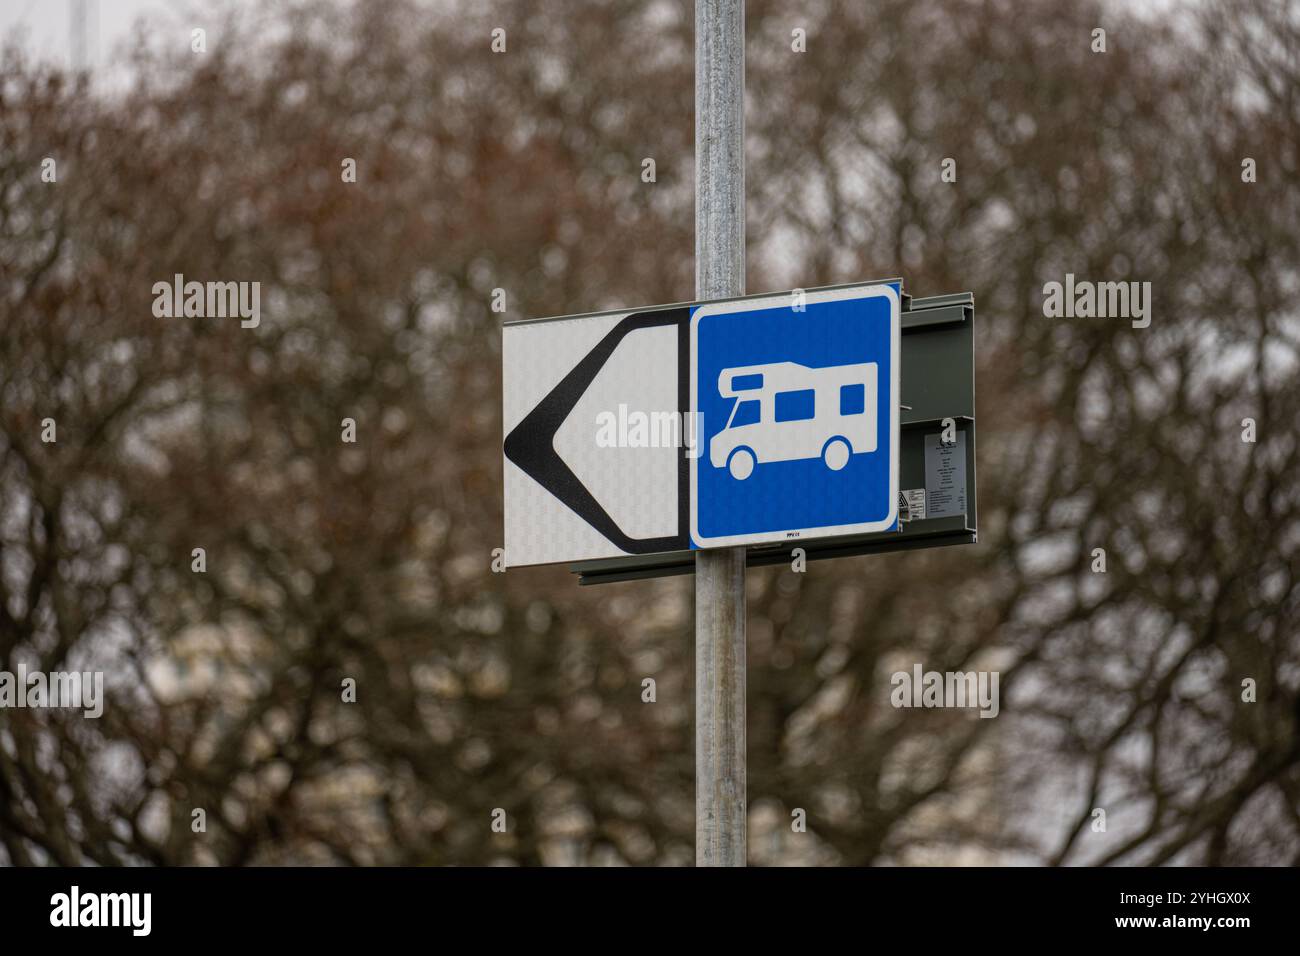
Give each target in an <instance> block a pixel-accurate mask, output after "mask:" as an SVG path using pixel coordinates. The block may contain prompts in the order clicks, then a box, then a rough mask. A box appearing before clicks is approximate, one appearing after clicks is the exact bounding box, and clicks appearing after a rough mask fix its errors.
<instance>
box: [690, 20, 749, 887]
mask: <svg viewBox="0 0 1300 956" xmlns="http://www.w3.org/2000/svg"><path fill="white" fill-rule="evenodd" d="M744 293H745V2H744V0H696V4H695V294H696V298H697V299H721V298H729V297H732V296H739V295H744ZM746 823H747V814H746V796H745V549H744V548H724V549H717V550H706V551H697V552H696V555H695V862H696V865H697V866H744V865H745V860H746V844H747V839H746Z"/></svg>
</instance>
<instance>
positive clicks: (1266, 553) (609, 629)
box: [0, 0, 1300, 864]
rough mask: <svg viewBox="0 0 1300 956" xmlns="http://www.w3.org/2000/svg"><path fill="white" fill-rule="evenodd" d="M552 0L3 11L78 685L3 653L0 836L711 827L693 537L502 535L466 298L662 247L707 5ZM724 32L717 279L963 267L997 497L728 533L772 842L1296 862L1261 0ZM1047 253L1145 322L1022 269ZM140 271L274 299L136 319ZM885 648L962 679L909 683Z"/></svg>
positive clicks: (609, 288) (1281, 289) (24, 261)
mask: <svg viewBox="0 0 1300 956" xmlns="http://www.w3.org/2000/svg"><path fill="white" fill-rule="evenodd" d="M536 7H537V5H535V4H528V3H525V2H523V0H498V2H495V3H493V4H467V3H464V4H462V3H455V4H447V5H446V6H442V5H437V6H435V7H433V8H432V12H431V10H430V8H429V7H428V6H427V5H418V6H417V5H413V4H410V3H403V2H399V0H380V2H374V0H372V2H369V3H364V4H362V3H325V2H306V3H292V4H284V5H278V6H275V7H274V8H273V9H271V10H270V11H259V12H258V14H257V15H256V16H255V17H248V18H237V17H234V16H233V15H232V16H231V18H230V19H229V20H228V21H226V22H225V23H224V25H223V29H222V30H220V31H217V32H214V33H213V38H214V39H215V38H216V37H217V36H218V35H219V37H220V39H219V41H218V42H210V43H209V52H208V53H207V54H206V55H203V56H196V55H193V54H191V53H190V52H189V51H188V49H186V50H183V51H160V50H157V49H153V48H152V47H151V45H150V44H149V42H148V37H147V36H141V37H140V38H139V41H138V44H137V47H136V51H135V54H134V56H133V60H132V64H133V66H132V68H133V74H132V76H133V80H132V86H131V88H130V90H129V91H128V92H126V93H123V94H120V95H118V94H114V95H93V94H92V93H91V91H89V90H87V89H85V88H83V87H78V86H77V85H75V84H74V83H73V82H72V81H71V80H70V79H69V78H68V77H66V76H64V75H60V74H58V73H56V72H51V71H50V70H49V69H48V68H45V67H42V66H40V65H37V64H34V63H31V62H28V61H26V60H25V59H24V58H23V56H22V55H21V54H20V53H19V52H18V51H17V50H16V49H13V48H11V49H10V50H9V51H8V52H7V53H6V54H5V57H4V60H3V65H2V66H0V295H2V297H3V298H0V331H2V332H3V334H2V335H0V549H2V550H0V661H3V662H4V666H5V667H8V668H10V669H13V668H15V667H16V666H17V664H18V662H23V663H25V664H27V666H29V667H31V668H39V669H42V670H46V671H52V670H60V669H73V668H76V669H102V670H104V671H105V672H106V674H107V682H108V685H109V700H108V702H107V704H106V706H105V711H104V716H103V717H102V718H101V719H99V720H96V721H89V720H85V719H84V718H82V717H81V715H80V713H79V712H73V711H60V710H12V709H6V710H0V845H2V846H3V848H4V849H3V852H2V853H0V858H7V860H8V861H10V862H15V863H31V862H38V863H39V862H59V863H71V864H76V863H84V862H92V861H93V862H97V863H104V864H112V863H125V862H152V863H190V862H200V863H207V862H217V863H225V864H240V863H276V862H355V863H485V862H494V861H514V862H518V863H524V864H539V863H569V862H592V863H605V862H620V861H625V862H632V863H674V862H678V863H680V862H689V861H690V860H691V859H692V857H693V852H692V849H691V844H692V839H693V833H692V825H693V789H692V787H693V784H692V774H693V760H692V756H691V753H690V746H691V743H690V742H691V706H692V693H691V680H692V674H691V663H692V660H693V656H692V654H691V652H690V623H691V614H690V610H691V603H690V602H691V591H690V582H689V580H688V579H669V580H663V581H657V582H647V583H636V584H624V585H611V586H605V587H601V588H597V589H582V590H579V589H578V588H577V587H576V586H575V582H574V581H573V579H572V577H571V576H570V575H569V574H568V573H567V572H566V571H565V570H564V569H559V568H557V569H549V570H545V569H532V570H527V571H515V572H512V573H509V574H493V573H492V571H491V562H492V550H493V548H496V547H499V546H500V538H501V508H500V486H501V473H500V467H501V466H500V461H501V456H500V430H501V423H500V394H501V382H500V355H499V344H500V333H499V323H500V321H501V319H502V318H503V316H502V315H500V314H496V313H494V312H492V311H491V303H492V299H493V292H494V290H496V289H500V290H503V291H504V294H505V302H506V307H507V311H506V313H505V315H504V318H515V317H524V316H539V315H549V314H560V313H564V312H570V311H574V310H576V309H593V310H594V309H600V308H609V307H615V306H619V305H625V306H635V305H641V304H647V303H652V302H657V301H680V300H683V299H687V298H689V297H690V291H691V276H692V262H691V251H692V248H693V239H692V213H691V210H692V198H691V197H692V188H693V169H692V165H691V162H690V157H691V155H692V146H693V130H692V115H693V110H692V102H693V99H692V83H693V72H692V68H691V59H692V56H693V39H692V34H693V25H692V22H691V19H690V15H689V10H688V8H687V6H686V5H683V4H678V3H665V2H650V0H615V2H601V3H596V2H590V3H580V4H578V3H575V4H571V5H567V6H566V7H565V8H564V12H563V15H560V14H559V13H557V11H556V10H550V11H549V12H547V13H541V12H539V11H538V10H537V9H536ZM207 16H208V17H209V18H210V16H211V15H207ZM1099 24H1101V25H1103V26H1105V28H1106V29H1107V33H1108V52H1106V53H1104V54H1098V53H1093V52H1092V49H1091V31H1092V29H1093V28H1094V27H1096V26H1097V25H1099ZM497 27H503V28H504V29H506V31H507V38H508V39H507V49H506V52H505V53H493V52H492V49H491V32H492V30H493V29H494V28H497ZM795 28H802V29H804V30H806V35H807V43H808V50H809V52H808V53H806V54H803V53H796V52H794V50H793V49H792V46H791V39H790V38H791V31H792V30H794V29H795ZM748 31H749V54H748V55H749V66H748V69H749V79H748V83H749V94H750V100H751V107H750V118H749V124H750V126H749V137H750V143H749V151H750V157H749V167H748V170H747V175H748V182H749V186H750V192H751V200H750V229H749V233H750V245H751V266H750V279H749V287H750V289H752V290H763V289H777V288H787V287H790V286H803V287H811V286H814V285H818V284H824V283H828V282H836V281H848V280H853V279H863V278H870V277H873V276H883V275H893V274H904V275H906V277H907V281H908V285H909V288H910V289H911V290H912V291H913V292H915V293H916V294H918V295H926V294H934V293H940V292H952V291H958V290H964V289H972V290H973V291H974V292H975V294H976V301H977V315H978V317H977V329H978V333H977V334H978V345H977V352H978V362H979V368H978V370H977V378H978V381H979V385H978V389H979V401H980V416H981V420H980V423H981V447H980V466H981V475H980V479H981V480H980V485H981V491H982V497H981V501H980V511H981V523H982V535H981V543H980V544H979V545H978V546H975V547H971V548H962V549H956V550H952V551H938V552H922V553H910V554H904V555H894V556H887V557H878V558H863V559H852V560H845V561H839V562H832V563H825V564H814V565H812V566H811V567H810V568H809V570H808V572H807V573H805V574H795V573H792V572H790V571H789V570H785V569H766V570H763V571H759V572H754V573H752V575H751V592H750V740H749V752H750V771H751V776H750V796H751V802H752V804H753V806H754V813H753V823H752V827H751V829H752V830H753V833H754V836H753V838H752V842H753V849H752V855H753V857H754V859H755V861H756V862H771V863H780V862H798V861H803V862H828V863H849V864H865V863H875V862H902V863H909V862H954V861H956V862H961V861H967V860H977V861H983V860H998V861H1018V860H1024V861H1028V862H1050V863H1134V862H1202V863H1245V862H1255V863H1296V862H1300V770H1298V769H1297V759H1298V758H1300V728H1298V726H1297V724H1298V720H1300V714H1298V710H1300V703H1298V701H1300V693H1298V690H1297V683H1298V682H1300V647H1298V646H1297V644H1298V643H1300V638H1298V636H1297V634H1296V629H1295V621H1296V619H1297V615H1296V610H1297V602H1298V599H1300V586H1298V585H1297V580H1296V570H1297V544H1298V541H1300V534H1298V532H1300V527H1298V524H1297V517H1298V515H1300V500H1298V499H1300V487H1298V486H1297V483H1296V481H1295V479H1294V475H1295V474H1296V464H1297V461H1296V459H1297V438H1296V429H1295V425H1296V421H1297V417H1298V416H1297V413H1298V411H1300V409H1298V408H1297V402H1298V401H1300V388H1298V387H1297V381H1298V380H1300V377H1298V376H1297V361H1298V358H1300V356H1298V354H1297V353H1298V351H1300V325H1298V323H1297V317H1296V313H1295V310H1294V307H1293V306H1292V304H1291V303H1292V302H1293V301H1294V298H1295V291H1296V289H1295V286H1296V279H1295V277H1296V275H1297V264H1298V261H1300V256H1298V250H1297V247H1296V232H1295V223H1296V222H1297V221H1300V215H1298V214H1300V190H1297V187H1296V184H1295V174H1296V165H1297V136H1298V132H1297V131H1300V106H1298V105H1297V102H1296V98H1295V90H1296V89H1298V88H1300V86H1298V85H1297V80H1300V66H1298V59H1297V54H1298V52H1300V24H1298V23H1297V19H1296V14H1295V12H1294V11H1293V10H1291V9H1289V8H1287V7H1285V6H1283V5H1276V4H1270V3H1266V2H1263V0H1259V2H1253V0H1240V2H1235V0H1234V2H1223V3H1219V4H1215V5H1213V6H1212V7H1211V8H1208V9H1204V10H1201V9H1199V8H1191V7H1189V8H1186V9H1182V8H1180V9H1179V11H1178V15H1177V16H1174V17H1170V18H1167V19H1166V20H1164V21H1161V22H1151V21H1146V20H1142V19H1139V18H1137V17H1135V16H1133V15H1132V14H1129V13H1126V12H1121V11H1117V10H1116V9H1114V8H1113V7H1108V6H1101V5H1098V4H1094V3H1092V2H1084V3H1079V2H1067V0H1053V2H1048V3H1034V4H1030V3H1022V2H1012V0H991V2H988V3H984V4H979V5H974V4H971V5H967V4H951V3H943V2H940V0H882V2H879V3H877V4H873V5H870V7H863V5H861V4H853V3H848V2H828V3H825V4H821V5H818V6H817V7H816V8H815V9H813V10H811V11H810V10H809V9H807V8H805V7H803V6H802V5H801V6H800V7H799V8H798V9H797V10H792V8H791V7H790V6H789V5H786V4H782V3H778V2H776V0H750V4H749V27H748ZM828 65H832V66H828ZM45 157H54V158H56V159H57V163H58V170H59V176H58V182H57V183H44V182H42V181H41V178H40V168H41V161H42V159H43V158H45ZM647 157H649V158H653V159H654V160H655V162H656V169H657V181H656V182H655V183H653V184H648V183H643V182H642V181H641V178H640V171H641V163H642V160H643V159H644V158H647ZM948 157H951V158H955V159H956V169H957V174H958V175H957V180H956V182H955V183H945V182H943V181H942V179H941V171H942V162H943V160H944V159H945V158H948ZM1246 157H1250V158H1253V159H1254V160H1255V162H1256V166H1257V169H1258V181H1257V182H1254V183H1246V182H1243V181H1242V176H1241V171H1242V161H1243V159H1244V158H1246ZM347 159H352V160H355V166H356V182H354V183H353V182H346V181H345V177H344V175H343V169H344V164H345V160H347ZM1067 272H1073V273H1074V274H1076V275H1077V276H1079V277H1081V278H1089V279H1094V280H1133V281H1149V282H1151V283H1152V288H1153V290H1154V296H1155V305H1154V317H1153V320H1152V323H1151V326H1150V327H1149V328H1147V329H1134V328H1132V327H1131V326H1130V324H1129V323H1128V322H1127V321H1124V320H1114V319H1109V320H1087V319H1065V320H1060V319H1048V318H1044V317H1043V314H1042V307H1041V296H1042V286H1043V284H1044V283H1045V282H1048V281H1053V280H1056V281H1060V280H1061V279H1062V278H1063V277H1064V274H1065V273H1067ZM177 273H180V274H183V275H184V276H185V277H186V279H190V280H199V281H208V280H221V281H258V282H260V283H261V290H262V298H261V304H262V320H261V323H260V325H259V327H258V328H256V329H244V328H241V326H240V323H239V321H238V320H237V319H212V318H207V319H159V318H155V317H154V315H153V313H152V291H151V290H152V287H153V284H154V283H155V282H158V281H169V280H170V279H171V278H172V276H173V275H175V274H177ZM47 417H48V418H53V419H55V421H56V422H57V425H58V441H57V442H56V443H54V444H45V443H43V442H42V441H41V438H40V433H41V422H42V420H43V419H45V418H47ZM1245 417H1250V418H1253V419H1255V421H1256V422H1257V426H1258V440H1257V442H1256V443H1254V444H1247V443H1244V442H1243V441H1242V440H1241V428H1240V422H1241V420H1242V419H1243V418H1245ZM345 418H350V419H353V420H354V421H355V422H356V442H355V443H346V442H344V441H343V440H342V438H341V435H342V422H343V420H344V419H345ZM1099 547H1100V548H1104V549H1105V550H1106V553H1107V556H1108V566H1107V572H1106V573H1105V574H1104V575H1102V574H1094V573H1093V572H1092V571H1091V569H1090V568H1091V564H1092V552H1093V549H1094V548H1099ZM195 548H203V549H205V552H206V562H207V569H206V571H205V572H202V573H199V572H195V571H193V570H191V567H192V563H191V562H192V557H191V555H192V552H193V550H194V549H195ZM915 662H921V663H922V664H923V665H924V666H925V667H926V668H928V669H937V670H956V669H970V668H975V667H978V668H991V669H996V670H998V671H1000V672H1001V675H1002V688H1003V691H1004V694H1005V699H1004V701H1003V703H1002V712H1001V715H1000V717H999V719H997V720H980V719H978V718H977V717H975V715H974V714H972V713H969V712H953V711H950V710H932V711H895V710H893V709H892V708H891V707H890V706H889V704H888V701H889V690H890V683H889V677H890V674H891V673H892V672H894V671H896V670H905V669H910V667H911V665H912V664H913V663H915ZM644 677H654V678H655V679H656V681H657V702H656V703H654V704H646V703H643V702H642V701H641V680H642V679H643V678H644ZM1246 678H1250V679H1252V680H1254V681H1255V682H1256V684H1257V686H1258V700H1257V701H1256V702H1255V703H1245V702H1243V701H1242V697H1241V683H1242V680H1244V679H1246ZM349 679H350V680H352V681H355V687H356V697H355V702H346V701H345V700H344V693H343V687H344V684H345V681H347V680H349ZM1097 807H1101V808H1104V809H1105V810H1106V811H1107V819H1108V827H1107V832H1104V833H1095V832H1093V831H1092V828H1091V826H1090V823H1091V820H1092V816H1091V814H1092V810H1093V809H1094V808H1097ZM196 808H202V809H204V810H205V811H206V816H207V831H206V832H205V833H194V832H192V829H191V821H192V811H193V810H194V809H196ZM495 808H501V809H504V810H505V811H506V814H507V818H508V828H507V832H506V833H504V834H500V833H494V832H493V831H492V829H491V821H492V812H493V810H494V809H495ZM795 808H804V809H806V810H807V814H808V834H807V835H797V834H792V833H790V832H789V820H790V816H789V814H790V811H791V810H793V809H795ZM782 834H784V836H782Z"/></svg>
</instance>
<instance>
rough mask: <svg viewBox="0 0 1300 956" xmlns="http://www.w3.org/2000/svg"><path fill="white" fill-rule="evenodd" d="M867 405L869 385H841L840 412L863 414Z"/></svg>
mask: <svg viewBox="0 0 1300 956" xmlns="http://www.w3.org/2000/svg"><path fill="white" fill-rule="evenodd" d="M866 407H867V387H866V386H865V385H841V386H840V414H841V415H861V414H862V413H863V412H864V411H866Z"/></svg>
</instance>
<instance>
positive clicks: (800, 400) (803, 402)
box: [776, 388, 817, 422]
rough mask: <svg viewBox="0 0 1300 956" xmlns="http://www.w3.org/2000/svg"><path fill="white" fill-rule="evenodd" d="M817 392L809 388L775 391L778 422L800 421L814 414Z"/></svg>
mask: <svg viewBox="0 0 1300 956" xmlns="http://www.w3.org/2000/svg"><path fill="white" fill-rule="evenodd" d="M816 397H817V392H816V390H815V389H811V388H801V389H799V390H798V391H797V392H777V393H776V420H777V421H778V422H802V421H807V420H808V419H810V418H812V417H813V415H814V414H815V407H816Z"/></svg>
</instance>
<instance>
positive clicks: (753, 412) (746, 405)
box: [727, 399, 762, 428]
mask: <svg viewBox="0 0 1300 956" xmlns="http://www.w3.org/2000/svg"><path fill="white" fill-rule="evenodd" d="M761 410H762V406H761V405H760V404H759V402H758V401H757V400H756V399H752V400H750V401H748V402H741V403H740V404H738V405H737V406H736V412H735V414H734V415H732V416H731V423H730V424H729V425H728V426H727V427H728V428H739V427H740V426H741V425H754V424H757V423H758V420H759V418H760V417H761V415H760V412H761Z"/></svg>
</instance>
